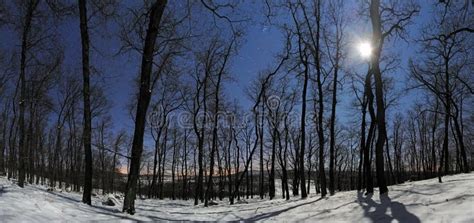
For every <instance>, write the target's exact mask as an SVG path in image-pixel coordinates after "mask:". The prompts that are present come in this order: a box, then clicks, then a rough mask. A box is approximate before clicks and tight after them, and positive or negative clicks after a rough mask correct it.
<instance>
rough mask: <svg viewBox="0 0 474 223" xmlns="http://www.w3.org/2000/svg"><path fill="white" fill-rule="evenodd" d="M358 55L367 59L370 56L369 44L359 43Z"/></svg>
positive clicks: (370, 47) (370, 48)
mask: <svg viewBox="0 0 474 223" xmlns="http://www.w3.org/2000/svg"><path fill="white" fill-rule="evenodd" d="M359 53H360V55H361V56H362V57H363V58H369V57H370V54H372V46H370V43H368V42H363V43H360V44H359Z"/></svg>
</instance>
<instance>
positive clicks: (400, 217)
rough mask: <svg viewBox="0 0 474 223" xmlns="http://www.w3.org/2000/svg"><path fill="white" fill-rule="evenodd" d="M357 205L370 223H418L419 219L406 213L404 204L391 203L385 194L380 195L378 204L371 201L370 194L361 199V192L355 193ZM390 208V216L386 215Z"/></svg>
mask: <svg viewBox="0 0 474 223" xmlns="http://www.w3.org/2000/svg"><path fill="white" fill-rule="evenodd" d="M357 199H358V201H359V204H360V205H361V206H362V208H363V209H364V216H365V217H367V218H369V219H371V220H372V222H392V220H397V221H398V222H409V223H420V222H421V221H420V219H419V218H418V217H417V216H416V215H414V214H412V213H410V212H408V211H407V209H406V207H405V205H404V204H402V203H400V202H397V201H392V200H391V199H390V197H389V196H388V195H387V194H383V195H380V204H379V203H376V202H375V201H374V200H372V194H369V195H368V196H367V197H363V195H362V192H358V193H357ZM389 208H390V212H391V215H389V214H388V213H387V211H388V209H389Z"/></svg>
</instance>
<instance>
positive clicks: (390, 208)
mask: <svg viewBox="0 0 474 223" xmlns="http://www.w3.org/2000/svg"><path fill="white" fill-rule="evenodd" d="M389 190H390V192H389V197H382V198H380V197H379V195H378V193H377V191H376V193H375V195H374V196H373V197H365V196H363V195H362V194H359V193H357V192H356V191H348V192H340V193H337V194H336V195H334V196H330V197H328V198H323V199H321V198H319V196H318V195H314V194H312V195H310V197H309V198H307V199H305V200H301V199H299V198H292V199H291V200H290V201H285V200H283V199H280V198H278V199H275V200H273V201H269V200H263V201H262V200H259V199H252V200H247V201H246V202H247V203H240V204H235V205H228V202H227V201H222V202H220V201H217V202H218V203H219V204H218V205H217V206H212V207H209V208H205V207H203V206H201V205H199V206H194V205H193V204H192V201H171V200H163V201H160V200H138V201H137V213H136V214H135V215H133V216H130V215H127V214H123V213H121V212H120V210H121V206H120V204H119V205H118V206H115V207H109V206H104V205H102V199H103V198H101V197H94V198H93V207H90V206H88V205H84V204H82V203H81V202H80V200H81V195H80V194H76V193H67V192H49V191H47V190H46V188H44V187H40V186H26V187H25V188H23V189H21V188H18V187H17V186H16V185H15V184H13V183H12V182H10V181H8V180H7V179H5V178H0V222H51V221H56V222H58V221H61V222H64V221H67V222H71V221H72V222H83V221H114V222H115V221H136V220H137V221H167V220H168V221H174V220H185V221H235V220H237V221H278V222H295V221H298V222H299V221H306V222H317V221H321V222H474V174H459V175H454V176H447V177H445V178H444V183H442V184H439V183H438V182H437V179H430V180H424V181H418V182H410V183H405V184H402V185H397V186H391V187H389Z"/></svg>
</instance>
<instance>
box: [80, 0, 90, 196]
mask: <svg viewBox="0 0 474 223" xmlns="http://www.w3.org/2000/svg"><path fill="white" fill-rule="evenodd" d="M79 15H80V28H81V43H82V77H83V88H82V94H83V97H84V130H83V134H82V139H83V144H84V155H85V156H84V168H85V169H84V192H83V194H82V202H84V203H86V204H88V205H91V193H92V147H91V129H92V127H91V125H92V124H91V122H92V117H91V103H90V90H89V88H90V87H89V84H90V83H89V82H90V70H89V33H88V25H87V22H88V19H87V7H86V0H79Z"/></svg>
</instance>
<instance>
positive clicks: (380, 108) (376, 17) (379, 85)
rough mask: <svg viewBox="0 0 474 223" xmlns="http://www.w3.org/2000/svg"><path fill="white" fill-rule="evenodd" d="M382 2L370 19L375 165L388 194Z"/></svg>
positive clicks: (376, 2) (374, 1)
mask: <svg viewBox="0 0 474 223" xmlns="http://www.w3.org/2000/svg"><path fill="white" fill-rule="evenodd" d="M379 8H380V1H379V0H372V1H371V4H370V18H371V21H372V42H373V44H374V45H375V49H374V54H373V56H372V58H371V68H372V72H373V74H374V79H375V97H376V104H377V133H378V135H377V141H376V144H375V165H376V173H377V184H378V186H379V189H380V194H385V193H387V192H388V188H387V185H386V182H385V173H384V156H383V147H384V144H385V141H386V139H387V130H386V126H385V104H384V96H383V82H382V74H381V72H380V67H379V60H380V53H381V51H382V27H381V26H382V25H381V20H380V13H379Z"/></svg>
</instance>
